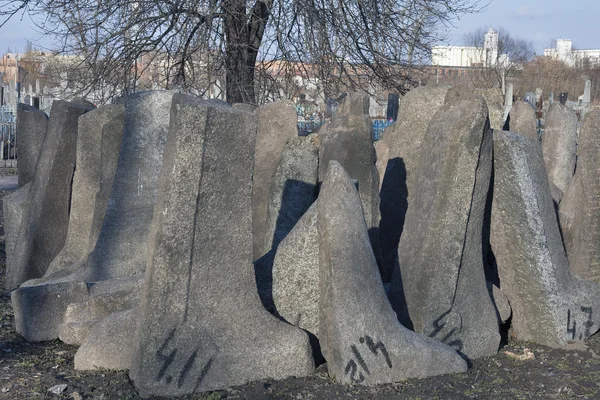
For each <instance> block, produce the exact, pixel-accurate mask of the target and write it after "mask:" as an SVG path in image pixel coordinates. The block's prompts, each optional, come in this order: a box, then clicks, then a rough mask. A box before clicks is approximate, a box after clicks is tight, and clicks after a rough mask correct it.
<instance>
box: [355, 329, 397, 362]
mask: <svg viewBox="0 0 600 400" xmlns="http://www.w3.org/2000/svg"><path fill="white" fill-rule="evenodd" d="M360 339H361V341H360V342H361V343H364V342H365V340H366V342H367V346H368V347H369V350H371V353H373V354H375V355H377V352H378V351H380V352H381V354H383V356H384V357H385V362H386V363H387V365H388V367H389V368H392V360H391V359H390V355H389V354H388V351H387V349H386V348H385V345H384V344H383V343H382V342H377V344H375V341H374V340H373V338H372V337H371V336H366V335H365V337H364V338H360Z"/></svg>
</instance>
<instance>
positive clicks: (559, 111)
mask: <svg viewBox="0 0 600 400" xmlns="http://www.w3.org/2000/svg"><path fill="white" fill-rule="evenodd" d="M542 151H543V154H544V163H545V164H546V173H547V174H548V181H550V183H551V184H554V185H556V187H558V188H559V189H560V190H561V191H562V192H563V193H564V192H565V191H566V190H567V187H568V186H569V184H570V183H571V179H573V174H574V173H575V160H576V152H577V115H576V114H575V112H574V111H573V110H571V109H570V108H568V107H567V106H564V105H562V104H560V103H555V104H552V105H551V106H550V108H549V109H548V114H547V115H546V126H545V130H544V136H543V138H542Z"/></svg>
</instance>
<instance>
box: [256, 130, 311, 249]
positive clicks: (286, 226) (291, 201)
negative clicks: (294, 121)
mask: <svg viewBox="0 0 600 400" xmlns="http://www.w3.org/2000/svg"><path fill="white" fill-rule="evenodd" d="M318 180H319V136H318V135H316V134H312V135H309V136H306V137H299V136H296V137H293V138H291V139H290V140H289V141H288V142H287V144H286V145H285V147H284V148H283V152H282V154H281V161H280V162H279V165H278V166H277V169H276V170H275V173H274V174H273V179H272V181H271V185H270V187H271V190H270V195H269V205H268V209H267V223H266V226H265V228H266V229H265V238H264V245H263V253H266V252H268V251H269V250H271V249H274V248H275V249H276V248H277V246H279V243H280V242H281V241H282V240H283V239H284V238H285V237H286V236H287V234H288V233H289V232H290V231H291V230H292V228H293V227H294V226H295V225H296V223H297V222H298V220H299V219H300V217H302V215H304V213H305V212H306V210H308V208H309V207H310V206H311V204H312V203H314V201H315V200H316V199H317V185H318Z"/></svg>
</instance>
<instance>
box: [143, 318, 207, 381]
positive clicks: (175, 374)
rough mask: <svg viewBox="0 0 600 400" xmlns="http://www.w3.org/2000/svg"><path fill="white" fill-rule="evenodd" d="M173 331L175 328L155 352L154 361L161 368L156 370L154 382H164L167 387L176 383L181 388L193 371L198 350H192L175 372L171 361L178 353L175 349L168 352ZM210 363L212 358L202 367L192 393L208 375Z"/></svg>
mask: <svg viewBox="0 0 600 400" xmlns="http://www.w3.org/2000/svg"><path fill="white" fill-rule="evenodd" d="M175 331H176V328H173V330H172V331H171V333H169V335H168V336H167V338H166V339H165V340H164V341H163V343H162V345H161V346H160V348H159V349H158V350H157V351H156V360H157V361H158V363H159V365H161V367H160V369H159V370H158V372H157V374H156V376H155V378H154V380H155V381H156V382H161V381H163V380H164V381H165V383H166V384H167V385H171V384H173V383H176V384H177V387H179V388H181V387H182V386H183V384H184V383H185V381H186V379H187V377H188V375H189V373H190V371H191V370H192V369H193V367H194V364H195V363H196V356H197V355H198V350H199V349H198V348H196V349H194V351H193V352H192V353H191V354H190V355H189V356H188V357H187V358H186V360H185V362H184V364H183V367H181V369H180V370H177V368H175V367H172V364H173V361H175V359H176V357H177V353H178V351H179V349H177V348H175V349H172V350H168V347H169V344H170V343H171V341H172V340H173V337H174V336H175ZM180 356H181V355H180ZM184 357H185V355H184ZM212 362H213V358H212V357H211V358H209V359H208V362H207V363H206V364H204V366H203V367H202V369H201V371H200V373H199V374H198V377H197V379H196V384H195V388H194V391H195V389H197V388H198V387H199V386H200V384H201V383H202V381H203V380H204V378H205V377H206V374H207V373H208V371H209V370H210V367H211V366H212ZM174 378H175V379H174ZM174 380H175V382H174Z"/></svg>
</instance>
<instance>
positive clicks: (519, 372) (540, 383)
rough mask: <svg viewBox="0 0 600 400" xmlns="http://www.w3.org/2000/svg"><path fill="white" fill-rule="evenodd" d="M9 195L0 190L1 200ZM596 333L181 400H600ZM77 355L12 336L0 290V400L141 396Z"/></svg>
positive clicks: (0, 258)
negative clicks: (454, 362) (89, 368)
mask: <svg viewBox="0 0 600 400" xmlns="http://www.w3.org/2000/svg"><path fill="white" fill-rule="evenodd" d="M11 173H13V174H14V170H13V171H8V170H6V169H0V176H5V175H10V174H11ZM6 193H8V192H0V197H2V196H4V195H5V194H6ZM5 271H6V263H5V253H4V218H3V216H2V213H1V207H0V288H4V279H5ZM598 336H599V335H596V336H595V337H593V338H591V339H590V340H589V341H588V342H587V343H586V344H578V345H574V346H572V348H571V349H570V350H566V349H550V348H547V347H544V346H538V345H535V344H531V343H522V342H516V341H509V342H508V344H506V345H505V346H504V347H503V348H502V349H500V351H499V353H498V354H497V355H496V356H494V357H488V358H483V359H479V360H475V362H474V365H473V367H472V368H471V369H469V371H468V372H466V373H462V374H453V375H444V376H440V377H433V378H428V379H421V380H417V379H412V380H407V381H404V382H399V383H394V384H388V385H380V386H373V387H364V386H344V385H340V384H337V383H336V382H335V381H334V380H332V379H330V378H328V376H327V373H326V366H325V365H322V366H320V367H319V368H318V369H317V371H316V372H315V374H314V375H313V376H311V377H308V378H289V379H286V380H283V381H271V380H266V381H259V382H253V383H250V384H247V385H245V386H240V387H235V388H231V389H228V390H222V391H218V392H212V393H203V394H198V395H194V396H187V397H183V398H187V399H211V400H216V399H415V400H416V399H570V398H573V399H574V398H577V399H600V358H599V357H598V356H597V355H596V353H598V354H600V337H598ZM526 349H528V350H526ZM76 351H77V348H76V347H74V346H68V345H65V344H63V343H61V342H60V341H58V340H54V341H49V342H41V343H27V342H25V341H24V340H23V339H22V338H21V336H20V335H19V334H17V333H16V332H15V326H14V317H13V312H12V307H11V303H10V293H8V292H0V399H54V398H56V399H75V400H80V399H139V396H138V394H137V392H136V390H135V387H134V386H133V384H132V383H131V381H130V380H129V377H128V375H127V373H126V372H118V371H109V370H101V371H95V372H81V371H75V370H74V368H73V356H74V354H75V352H76ZM530 352H531V354H530ZM508 353H511V354H508ZM528 354H529V357H525V356H526V355H528ZM519 356H521V358H527V359H524V360H522V359H519V358H518V357H519ZM532 356H533V357H532ZM516 357H517V358H516ZM52 390H53V391H54V392H56V393H53V391H52Z"/></svg>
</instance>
